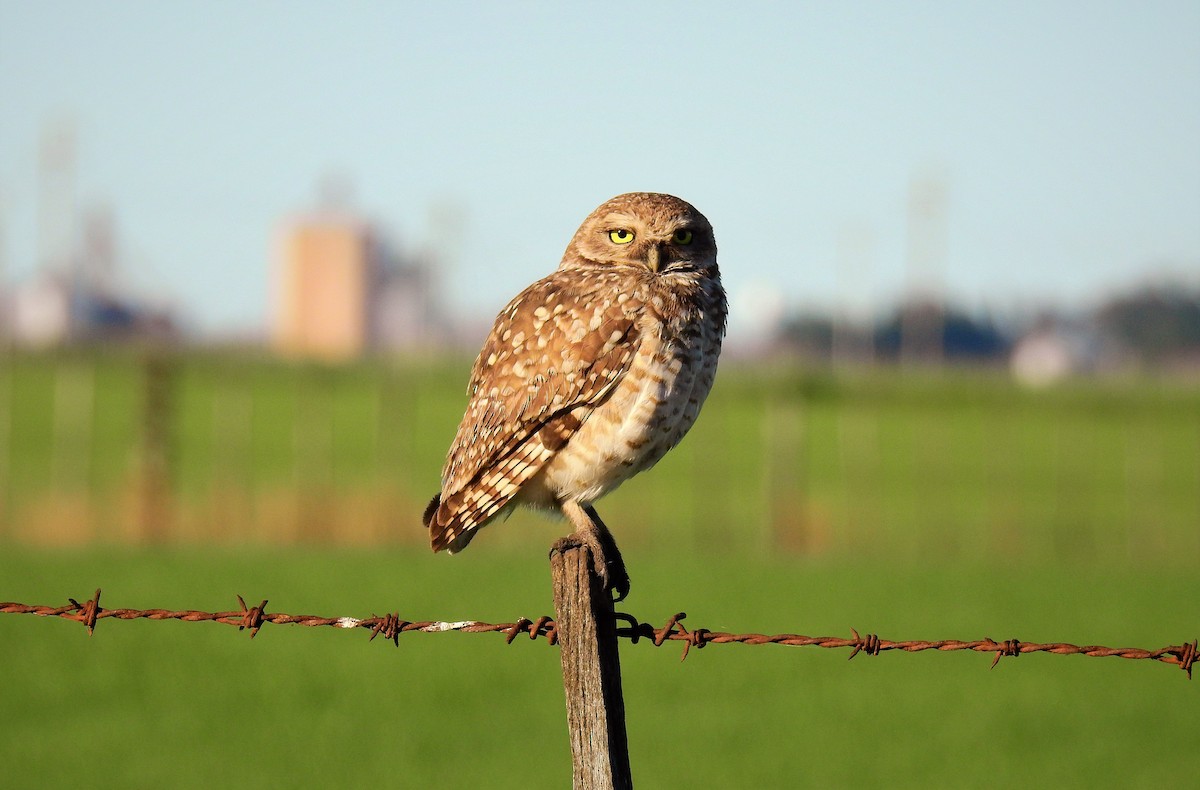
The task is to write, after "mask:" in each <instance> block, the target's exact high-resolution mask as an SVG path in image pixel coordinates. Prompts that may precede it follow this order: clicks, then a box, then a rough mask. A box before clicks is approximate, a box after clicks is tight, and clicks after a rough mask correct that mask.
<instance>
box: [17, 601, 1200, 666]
mask: <svg viewBox="0 0 1200 790" xmlns="http://www.w3.org/2000/svg"><path fill="white" fill-rule="evenodd" d="M237 599H238V605H239V608H238V609H237V610H236V611H228V612H202V611H197V610H194V609H186V610H178V611H176V610H171V609H104V608H102V607H101V606H100V590H99V589H97V590H96V594H95V595H94V596H92V597H91V598H90V599H88V600H87V601H84V602H83V603H80V602H79V601H77V600H75V599H74V598H68V599H67V600H69V601H70V603H69V604H67V605H65V606H44V605H31V604H23V603H0V614H32V615H36V616H38V617H59V618H62V619H65V620H73V621H75V622H79V623H83V624H84V625H85V626H87V629H88V633H89V634H91V633H92V632H93V631H94V630H95V628H96V624H97V623H98V622H99V621H100V620H103V619H107V618H115V619H118V620H179V621H181V622H187V623H195V622H215V623H224V624H225V625H233V626H237V629H238V630H239V631H241V630H248V631H249V632H250V637H251V638H253V637H254V636H255V635H256V634H257V633H258V631H259V629H260V628H262V626H263V625H265V624H267V623H273V624H276V625H303V626H331V627H336V628H363V629H366V630H369V631H370V632H371V640H374V639H375V637H377V636H383V637H384V638H385V639H388V640H390V641H391V642H392V643H394V644H395V645H396V646H397V647H399V645H400V635H401V634H405V633H408V632H410V631H422V632H425V633H445V632H449V631H461V632H464V633H502V634H505V635H506V641H507V642H508V643H509V644H511V643H512V642H513V640H514V639H516V638H517V637H518V636H520V635H522V634H525V635H528V636H529V638H530V639H533V640H536V639H538V638H539V637H545V639H546V641H547V642H548V643H549V644H551V645H555V644H557V643H558V628H557V625H556V624H555V622H554V620H553V619H552V618H550V617H539V618H537V619H536V620H529V619H527V618H524V617H521V618H518V619H517V620H516V621H515V622H511V623H485V622H481V621H478V620H459V621H451V622H447V621H440V620H405V619H403V618H401V617H400V615H399V613H392V614H386V615H383V616H371V617H367V618H357V617H320V616H318V615H309V614H285V613H283V612H268V611H266V607H267V601H266V599H264V600H263V601H262V603H260V604H258V605H257V606H247V605H246V601H245V599H243V598H242V596H240V595H239V596H237ZM614 616H615V618H616V619H617V620H618V622H620V623H622V624H623V625H620V626H618V628H617V636H618V637H620V638H624V639H629V640H630V641H631V642H632V643H634V644H637V643H638V642H639V641H642V640H645V641H647V642H648V643H650V644H653V645H654V646H655V647H662V646H663V645H664V644H666V643H667V642H683V655H682V656H681V657H680V660H681V661H682V660H683V659H685V658H687V657H688V652H689V651H690V650H691V649H692V648H693V647H695V648H697V649H699V648H703V647H705V646H707V645H711V644H729V643H737V644H743V645H769V644H774V645H791V646H794V647H822V648H847V647H848V648H852V650H851V652H850V655H849V658H854V657H855V656H857V655H858V654H859V653H866V654H867V655H869V656H876V655H879V654H880V653H882V652H884V651H887V650H903V651H905V652H908V653H917V652H921V651H925V650H937V651H943V652H945V651H954V650H970V651H974V652H976V653H992V654H994V656H995V657H994V658H993V659H992V667H995V666H996V664H998V663H999V662H1000V659H1001V658H1004V657H1006V656H1009V657H1016V656H1020V655H1023V654H1025V653H1051V654H1054V655H1082V656H1092V657H1095V658H1100V657H1115V658H1128V659H1134V660H1144V659H1152V660H1154V661H1160V662H1162V663H1164V664H1174V665H1176V666H1178V667H1179V668H1180V669H1182V670H1183V671H1184V672H1186V673H1187V676H1188V679H1189V680H1190V679H1191V677H1192V666H1193V664H1195V662H1196V659H1197V657H1198V655H1200V650H1198V649H1197V644H1198V640H1192V641H1191V642H1185V643H1183V644H1181V645H1170V646H1168V647H1161V648H1159V649H1157V650H1145V649H1143V648H1137V647H1105V646H1103V645H1083V646H1081V645H1073V644H1069V643H1066V642H1049V643H1039V642H1022V641H1020V640H1017V639H1008V640H1005V641H1002V642H998V641H996V640H994V639H990V638H985V639H977V640H973V641H962V640H958V639H939V640H932V641H926V640H908V641H892V640H890V639H881V638H880V637H879V636H877V635H876V634H867V635H866V636H860V635H859V633H858V631H857V630H855V629H853V628H851V629H850V631H851V633H852V634H853V636H851V637H835V636H805V635H803V634H755V633H749V634H735V633H729V632H726V631H709V630H708V629H706V628H694V629H692V630H690V631H689V630H688V629H687V628H685V627H684V625H683V619H684V618H685V617H686V616H687V615H686V614H684V613H683V612H680V613H678V614H675V615H672V616H671V617H669V618H667V621H666V623H665V624H664V625H663V626H662V627H661V628H655V627H654V626H652V625H650V624H649V623H646V622H641V621H639V620H638V619H637V618H636V617H634V616H633V615H630V614H625V613H622V612H617V613H615V615H614Z"/></svg>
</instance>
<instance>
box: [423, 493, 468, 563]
mask: <svg viewBox="0 0 1200 790" xmlns="http://www.w3.org/2000/svg"><path fill="white" fill-rule="evenodd" d="M439 516H440V517H439ZM421 521H422V522H423V523H424V524H425V528H426V529H428V530H429V546H430V548H432V549H433V550H434V551H435V552H437V551H443V550H446V551H449V552H450V553H451V554H457V553H458V552H460V551H462V550H463V549H465V548H466V547H467V544H468V543H470V542H471V539H472V538H474V537H475V530H474V529H470V528H464V525H463V524H462V523H461V521H460V520H459V519H457V518H455V517H454V516H453V515H451V514H449V513H447V512H445V511H444V509H443V508H442V495H441V493H440V492H439V493H437V494H434V496H433V499H431V500H429V505H428V506H427V507H426V508H425V513H424V515H422V516H421Z"/></svg>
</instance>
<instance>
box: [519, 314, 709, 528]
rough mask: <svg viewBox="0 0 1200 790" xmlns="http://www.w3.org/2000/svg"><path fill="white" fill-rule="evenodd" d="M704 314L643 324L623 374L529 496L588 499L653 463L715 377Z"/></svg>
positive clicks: (687, 422) (691, 417)
mask: <svg viewBox="0 0 1200 790" xmlns="http://www.w3.org/2000/svg"><path fill="white" fill-rule="evenodd" d="M706 319H707V316H706V315H705V313H704V312H703V311H698V312H697V315H696V316H680V317H676V320H656V317H655V316H653V315H651V316H650V317H648V318H647V320H646V321H645V322H643V326H642V334H641V337H642V341H641V343H640V344H639V346H638V349H637V351H636V353H635V356H634V359H633V362H632V364H631V365H630V368H629V370H628V372H627V373H626V374H625V376H624V377H623V378H622V380H621V381H620V383H619V384H618V385H617V386H616V387H615V388H614V389H613V392H612V394H611V395H610V397H609V398H608V399H607V400H606V401H605V402H604V403H602V404H600V405H599V406H598V407H597V408H596V409H595V410H594V411H593V412H592V413H591V414H590V416H589V417H588V418H587V420H586V421H585V422H584V423H583V424H582V425H581V426H580V428H579V430H578V431H577V432H576V433H575V434H574V435H573V436H572V437H571V439H570V441H569V442H568V443H567V444H566V446H564V447H563V448H562V449H561V450H560V451H559V452H558V453H557V454H556V455H555V457H554V458H552V459H551V460H550V461H549V462H548V463H547V464H546V466H545V467H543V469H542V471H541V473H539V475H538V476H537V478H535V479H534V480H531V481H530V483H531V485H530V486H528V488H529V491H528V497H529V498H531V499H533V500H538V499H541V500H543V502H542V503H543V504H550V502H549V501H547V500H548V499H549V498H557V499H577V500H580V501H584V502H592V501H595V500H596V499H598V498H600V497H601V496H603V495H604V494H606V493H608V492H610V491H612V490H613V489H615V488H616V487H617V486H619V485H620V484H621V483H623V482H624V481H626V480H628V479H629V478H630V477H633V476H634V475H636V474H638V473H639V472H643V471H645V470H647V469H649V468H650V467H652V466H654V465H655V464H656V463H658V461H659V460H661V459H662V457H663V456H664V455H665V454H666V453H667V451H668V450H670V449H671V448H672V447H674V446H675V445H676V444H678V443H679V441H680V440H681V439H682V438H683V436H684V434H686V433H687V431H688V429H690V428H691V427H692V424H693V423H695V421H696V417H697V416H698V415H699V413H700V407H701V406H702V405H703V403H704V400H705V398H706V397H707V396H708V393H709V390H710V389H711V388H712V383H713V379H714V377H715V375H716V364H717V356H718V354H719V352H720V346H721V336H720V335H721V333H720V327H719V326H717V325H716V324H715V323H714V322H713V321H710V320H706Z"/></svg>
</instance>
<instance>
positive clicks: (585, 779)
mask: <svg viewBox="0 0 1200 790" xmlns="http://www.w3.org/2000/svg"><path fill="white" fill-rule="evenodd" d="M550 570H551V575H552V576H553V579H554V612H555V618H556V622H557V624H558V644H559V648H560V650H561V657H562V671H563V690H564V691H565V692H566V697H567V726H568V728H569V729H570V731H571V756H572V762H573V774H574V786H575V790H593V789H596V790H598V789H599V788H618V789H619V788H632V787H633V779H632V778H631V776H630V772H629V742H628V739H627V738H626V735H625V700H624V698H623V697H622V695H621V661H620V658H619V657H618V655H617V623H616V619H615V618H614V617H613V605H612V599H611V597H610V596H609V594H608V593H607V592H606V591H605V590H604V589H603V586H602V585H601V582H600V579H599V578H598V577H597V576H596V575H595V573H593V572H592V567H591V555H590V552H589V551H588V549H587V547H586V546H584V545H582V544H580V543H579V542H577V541H575V540H574V539H572V538H563V539H562V540H560V541H558V542H557V543H556V544H555V545H554V548H552V549H551V551H550Z"/></svg>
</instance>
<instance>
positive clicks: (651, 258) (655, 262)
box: [646, 244, 662, 274]
mask: <svg viewBox="0 0 1200 790" xmlns="http://www.w3.org/2000/svg"><path fill="white" fill-rule="evenodd" d="M661 260H662V248H661V247H659V246H658V245H657V244H652V245H651V246H650V249H648V250H647V251H646V263H648V264H650V271H652V272H654V273H655V274H657V273H658V272H660V271H662V264H661V263H660V261H661Z"/></svg>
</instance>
